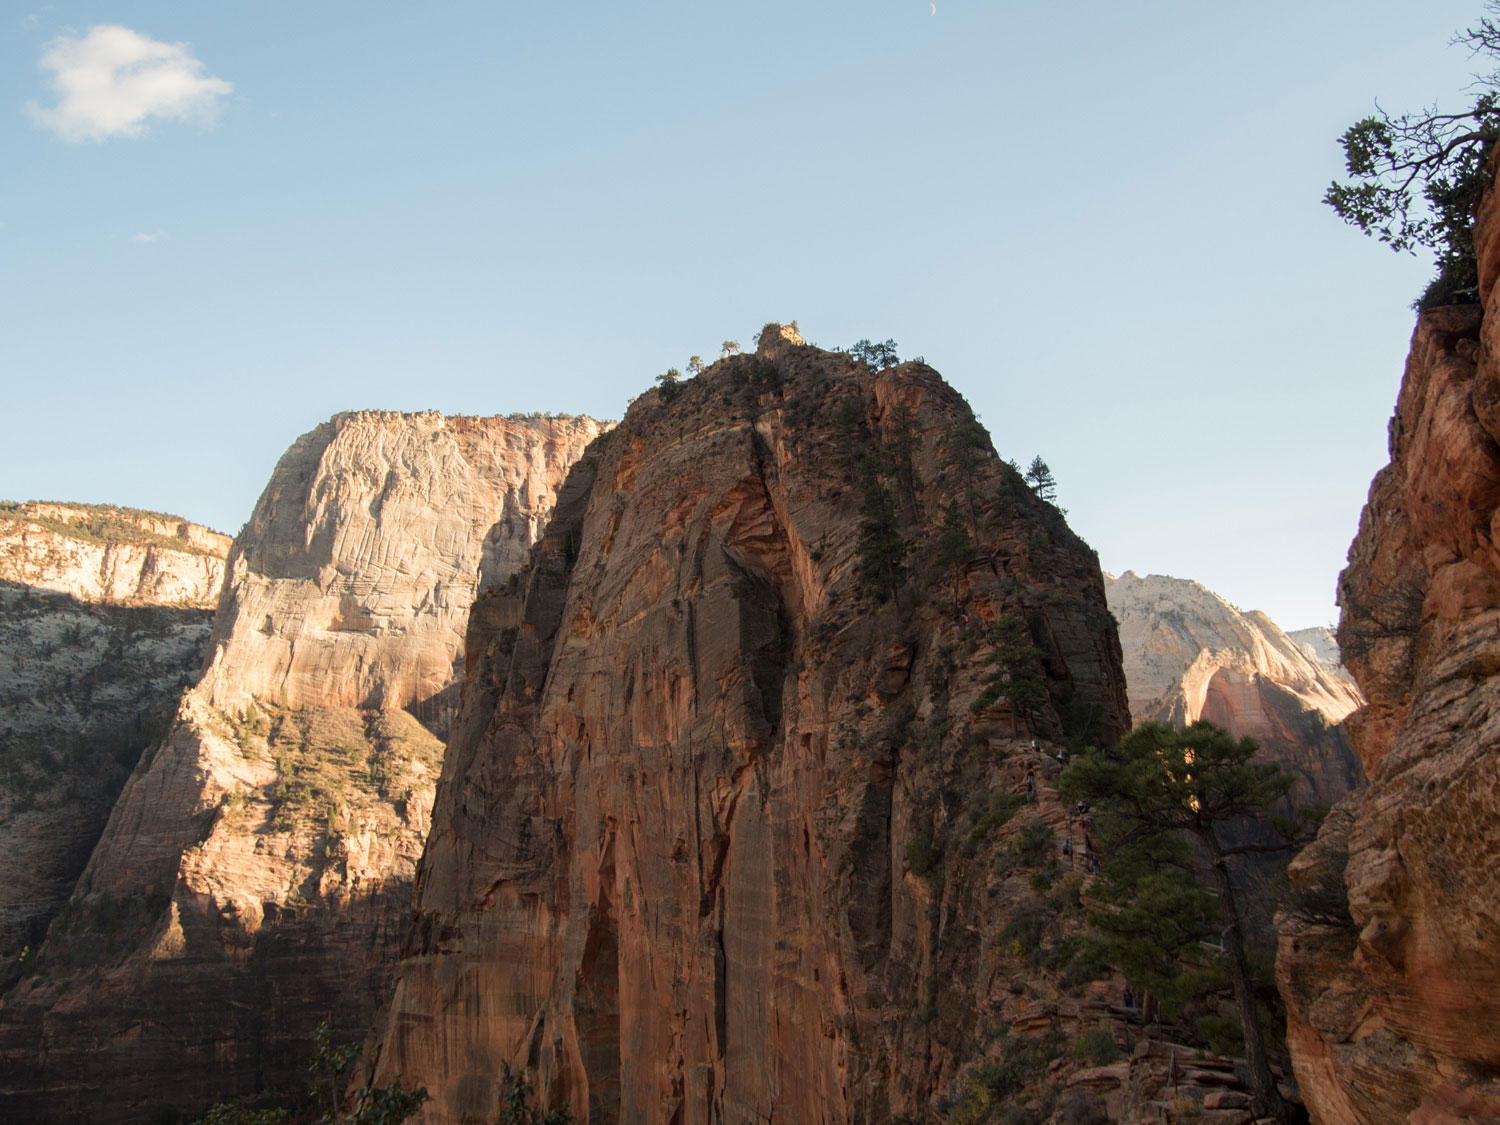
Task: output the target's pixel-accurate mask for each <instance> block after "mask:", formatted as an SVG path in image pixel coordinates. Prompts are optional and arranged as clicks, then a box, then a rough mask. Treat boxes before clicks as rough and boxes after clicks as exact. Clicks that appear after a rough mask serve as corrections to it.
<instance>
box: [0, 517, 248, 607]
mask: <svg viewBox="0 0 1500 1125" xmlns="http://www.w3.org/2000/svg"><path fill="white" fill-rule="evenodd" d="M230 543H231V540H230V538H229V536H227V535H221V534H219V533H218V532H217V531H210V530H209V529H208V528H206V527H199V526H198V525H197V524H194V523H189V522H188V521H186V520H182V519H178V518H177V517H176V516H167V515H161V514H160V513H157V512H142V511H137V510H136V509H133V508H114V507H109V506H106V505H97V504H51V503H36V502H33V503H30V504H0V581H4V582H13V583H16V584H18V585H22V586H28V587H31V588H33V589H39V590H52V591H54V592H56V593H59V594H67V595H68V596H70V597H72V598H74V599H76V600H77V601H81V602H88V603H101V602H106V603H118V604H124V605H171V606H182V607H192V608H196V609H213V608H214V607H215V606H216V605H217V604H218V601H219V591H220V590H222V589H223V586H224V559H225V556H226V555H228V554H229V547H230Z"/></svg>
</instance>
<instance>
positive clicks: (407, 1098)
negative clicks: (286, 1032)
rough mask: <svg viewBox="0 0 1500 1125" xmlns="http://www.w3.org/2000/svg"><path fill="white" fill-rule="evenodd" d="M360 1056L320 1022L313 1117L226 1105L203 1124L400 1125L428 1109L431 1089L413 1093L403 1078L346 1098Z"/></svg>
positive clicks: (312, 1064) (312, 1070)
mask: <svg viewBox="0 0 1500 1125" xmlns="http://www.w3.org/2000/svg"><path fill="white" fill-rule="evenodd" d="M359 1055H360V1046H359V1044H358V1043H346V1044H343V1045H339V1044H337V1043H335V1042H334V1033H333V1029H332V1028H331V1027H329V1026H328V1024H327V1023H326V1022H325V1023H320V1024H319V1025H318V1026H317V1028H316V1029H315V1030H314V1031H313V1054H312V1058H311V1059H310V1060H309V1062H308V1064H307V1071H308V1073H309V1074H310V1075H312V1083H311V1088H310V1089H309V1091H308V1098H307V1101H308V1113H309V1114H311V1116H303V1117H299V1116H297V1115H295V1114H294V1113H293V1112H292V1110H290V1109H285V1108H276V1109H248V1108H246V1107H244V1106H241V1105H236V1104H234V1103H233V1102H221V1103H219V1104H218V1105H216V1106H213V1107H212V1108H211V1109H209V1111H208V1112H207V1113H206V1114H204V1116H203V1119H202V1121H201V1122H200V1125H291V1123H292V1122H294V1121H298V1120H305V1121H308V1122H317V1123H318V1125H400V1123H401V1122H403V1121H405V1120H407V1118H409V1117H411V1116H412V1115H413V1114H415V1113H416V1112H417V1110H419V1109H421V1108H422V1104H423V1103H424V1102H425V1101H427V1089H426V1087H424V1086H418V1087H416V1088H415V1089H413V1088H411V1087H409V1086H407V1085H406V1084H405V1083H403V1082H402V1081H401V1080H400V1079H399V1078H398V1079H397V1080H396V1081H395V1082H393V1083H391V1085H389V1086H373V1087H372V1086H361V1087H359V1088H357V1089H355V1090H351V1091H349V1093H348V1094H347V1096H345V1097H343V1098H341V1097H340V1094H341V1092H342V1091H343V1088H344V1085H345V1083H346V1082H347V1080H348V1077H349V1074H350V1072H351V1071H352V1070H353V1069H354V1065H355V1063H357V1062H358V1061H359Z"/></svg>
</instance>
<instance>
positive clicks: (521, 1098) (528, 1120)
mask: <svg viewBox="0 0 1500 1125" xmlns="http://www.w3.org/2000/svg"><path fill="white" fill-rule="evenodd" d="M501 1083H502V1085H501V1090H500V1119H499V1122H498V1125H571V1122H572V1120H573V1114H572V1112H571V1111H570V1110H568V1109H567V1108H566V1107H560V1108H558V1109H549V1110H547V1111H545V1112H543V1111H542V1110H540V1109H535V1108H533V1107H532V1104H531V1093H532V1091H531V1083H529V1082H527V1081H526V1076H525V1075H524V1074H521V1073H519V1072H517V1071H512V1070H511V1069H510V1068H509V1067H506V1069H505V1074H504V1077H503V1078H502V1079H501Z"/></svg>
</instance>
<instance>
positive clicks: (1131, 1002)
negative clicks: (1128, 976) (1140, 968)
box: [1124, 984, 1135, 1009]
mask: <svg viewBox="0 0 1500 1125" xmlns="http://www.w3.org/2000/svg"><path fill="white" fill-rule="evenodd" d="M1124 999H1125V1006H1126V1007H1127V1008H1131V1009H1134V1008H1135V993H1134V992H1131V991H1130V985H1128V984H1127V985H1126V986H1125V997H1124Z"/></svg>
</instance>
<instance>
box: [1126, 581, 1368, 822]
mask: <svg viewBox="0 0 1500 1125" xmlns="http://www.w3.org/2000/svg"><path fill="white" fill-rule="evenodd" d="M1105 590H1106V592H1107V593H1108V596H1109V608H1110V612H1112V613H1113V614H1114V615H1115V619H1116V620H1117V621H1118V622H1119V624H1120V648H1121V651H1122V653H1123V654H1124V658H1125V680H1126V684H1127V685H1128V690H1129V693H1130V713H1131V716H1132V718H1133V719H1134V720H1135V721H1136V722H1143V721H1146V720H1154V721H1157V722H1168V723H1177V724H1186V723H1192V722H1196V721H1197V720H1199V719H1207V720H1208V721H1209V722H1211V723H1215V724H1217V725H1218V726H1221V727H1224V728H1225V729H1226V730H1228V731H1229V732H1230V733H1231V734H1233V735H1234V736H1235V737H1237V738H1239V737H1246V736H1248V737H1250V738H1253V739H1255V740H1256V741H1257V742H1259V743H1260V745H1261V749H1262V751H1263V753H1264V755H1265V756H1266V757H1267V758H1269V759H1271V760H1273V761H1275V762H1277V763H1279V764H1280V765H1281V766H1282V768H1284V769H1286V770H1287V771H1289V772H1290V773H1292V774H1293V775H1294V776H1295V777H1296V778H1297V786H1296V787H1295V789H1294V790H1293V794H1292V796H1293V798H1294V799H1295V800H1297V801H1318V802H1321V803H1325V804H1332V803H1333V802H1335V801H1337V800H1339V799H1340V798H1342V797H1343V796H1344V795H1345V794H1347V793H1349V792H1350V791H1351V790H1352V789H1354V788H1356V787H1357V786H1359V785H1362V784H1363V783H1364V771H1363V769H1362V768H1361V766H1360V763H1359V758H1358V756H1357V755H1356V754H1355V753H1354V750H1353V748H1352V747H1351V746H1350V744H1349V741H1348V738H1347V737H1346V736H1345V735H1344V733H1343V731H1342V730H1341V729H1340V724H1341V723H1342V722H1343V721H1344V720H1345V719H1346V718H1348V716H1349V715H1350V714H1351V713H1353V712H1354V710H1355V709H1356V708H1357V707H1359V706H1360V704H1361V703H1362V702H1363V697H1362V696H1361V695H1360V694H1359V689H1358V688H1357V687H1356V686H1355V685H1354V682H1353V681H1352V680H1351V679H1350V678H1349V676H1348V674H1347V673H1346V672H1344V671H1343V670H1342V669H1341V668H1340V667H1339V666H1338V664H1337V662H1336V660H1335V663H1334V664H1333V666H1332V667H1330V666H1328V664H1326V663H1325V662H1324V659H1315V658H1313V657H1311V656H1309V655H1308V653H1307V652H1306V651H1305V650H1304V648H1303V645H1302V644H1300V643H1298V642H1297V641H1294V640H1293V639H1292V637H1291V636H1289V635H1288V634H1286V633H1284V632H1282V630H1281V629H1280V628H1279V627H1278V626H1277V625H1276V623H1275V622H1273V621H1272V620H1271V619H1270V618H1269V617H1267V616H1266V615H1265V614H1263V613H1259V612H1250V613H1241V612H1240V611H1239V610H1237V609H1235V608H1234V607H1233V606H1232V605H1230V604H1229V603H1228V602H1226V601H1225V600H1224V599H1223V598H1221V597H1219V596H1218V595H1217V594H1214V593H1213V592H1211V591H1209V590H1207V589H1205V588H1204V587H1202V586H1200V585H1199V584H1198V583H1196V582H1189V581H1185V580H1183V579H1180V578H1169V577H1166V576H1164V575H1159V574H1153V575H1149V576H1148V577H1145V578H1142V577H1140V576H1138V575H1137V574H1135V573H1134V572H1132V571H1126V572H1125V573H1124V574H1122V575H1120V576H1119V577H1118V578H1114V577H1110V576H1106V577H1105ZM1308 632H1313V631H1311V630H1309V631H1308ZM1323 651H1324V653H1326V651H1327V650H1326V648H1325V649H1324V650H1323ZM1333 651H1334V654H1335V657H1336V654H1337V648H1336V647H1335V648H1334V650H1333Z"/></svg>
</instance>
